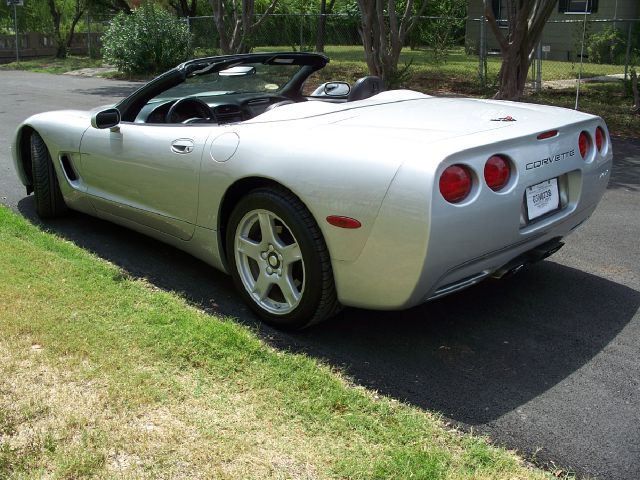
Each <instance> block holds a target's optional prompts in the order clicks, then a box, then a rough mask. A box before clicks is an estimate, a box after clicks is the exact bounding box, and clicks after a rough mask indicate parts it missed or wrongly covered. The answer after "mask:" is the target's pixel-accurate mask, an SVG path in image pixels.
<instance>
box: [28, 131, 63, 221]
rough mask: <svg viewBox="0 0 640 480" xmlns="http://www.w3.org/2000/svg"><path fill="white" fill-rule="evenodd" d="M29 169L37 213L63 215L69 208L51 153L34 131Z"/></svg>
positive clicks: (44, 215)
mask: <svg viewBox="0 0 640 480" xmlns="http://www.w3.org/2000/svg"><path fill="white" fill-rule="evenodd" d="M31 169H32V172H33V191H34V195H35V199H36V212H37V213H38V215H39V216H40V217H42V218H55V217H60V216H62V215H65V214H66V213H67V212H68V211H69V210H68V208H67V205H66V204H65V203H64V199H63V198H62V193H61V192H60V185H59V184H58V177H56V172H55V170H54V168H53V162H52V161H51V155H49V150H48V149H47V145H46V144H45V143H44V140H42V137H41V136H40V135H39V134H38V133H36V132H33V133H32V134H31Z"/></svg>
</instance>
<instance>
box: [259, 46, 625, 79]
mask: <svg viewBox="0 0 640 480" xmlns="http://www.w3.org/2000/svg"><path fill="white" fill-rule="evenodd" d="M278 49H280V50H281V49H282V47H259V48H256V49H255V50H256V51H264V52H271V51H277V50H278ZM325 50H326V51H325V53H326V55H327V56H328V57H329V58H330V59H331V63H330V65H331V64H335V63H337V64H340V65H343V66H353V67H355V66H363V67H365V69H366V65H364V63H363V62H364V53H363V50H362V47H361V46H332V45H329V46H327V47H326V49H325ZM408 63H410V64H411V72H412V73H413V74H437V75H438V76H443V77H454V78H459V79H466V80H467V81H469V80H471V81H475V80H476V79H477V78H478V57H477V56H475V55H467V54H466V53H465V51H464V48H462V47H458V48H454V49H451V50H449V51H448V53H447V56H446V60H445V61H444V62H437V61H436V60H435V57H434V55H433V53H432V52H431V51H429V50H411V49H409V48H405V49H403V50H402V53H401V55H400V62H399V65H400V66H403V65H405V64H408ZM500 64H501V58H500V56H497V55H495V56H489V57H488V59H487V75H488V77H489V78H494V77H496V76H497V75H498V72H499V71H500ZM582 68H583V70H582V77H583V78H588V77H595V76H601V75H610V74H614V73H624V66H621V65H600V64H595V63H585V64H584V65H583V66H582ZM578 70H579V65H578V64H576V63H572V62H558V61H551V60H549V61H547V60H543V63H542V80H543V81H544V80H564V79H572V78H577V77H578Z"/></svg>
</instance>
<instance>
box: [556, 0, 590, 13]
mask: <svg viewBox="0 0 640 480" xmlns="http://www.w3.org/2000/svg"><path fill="white" fill-rule="evenodd" d="M597 11H598V0H560V1H559V2H558V12H560V13H596V12H597Z"/></svg>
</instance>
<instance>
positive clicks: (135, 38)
mask: <svg viewBox="0 0 640 480" xmlns="http://www.w3.org/2000/svg"><path fill="white" fill-rule="evenodd" d="M102 41H103V45H104V46H103V47H102V54H103V56H104V59H105V61H106V62H108V63H111V64H113V65H114V66H115V67H117V68H118V70H119V71H120V72H123V73H128V74H132V73H133V74H146V73H158V72H162V71H165V70H168V69H170V68H172V67H175V66H176V65H177V64H179V63H181V62H184V61H185V60H187V59H188V58H189V57H190V56H191V53H192V46H191V34H190V33H189V28H188V26H187V25H186V24H185V23H183V22H182V21H180V20H179V19H177V18H176V17H174V16H173V15H171V14H170V13H168V12H167V11H165V10H163V9H162V8H161V7H159V6H157V5H155V4H152V3H150V2H146V3H144V4H143V5H142V6H141V7H140V8H138V9H136V10H134V12H133V13H132V14H131V15H126V14H124V13H120V14H118V15H117V16H116V17H115V18H114V19H113V21H112V22H111V25H110V26H109V28H108V29H107V31H106V32H105V34H104V36H103V37H102Z"/></svg>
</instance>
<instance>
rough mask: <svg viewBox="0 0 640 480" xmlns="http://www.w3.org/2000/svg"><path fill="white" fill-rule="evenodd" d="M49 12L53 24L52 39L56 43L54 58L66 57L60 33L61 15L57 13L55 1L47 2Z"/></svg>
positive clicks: (49, 0)
mask: <svg viewBox="0 0 640 480" xmlns="http://www.w3.org/2000/svg"><path fill="white" fill-rule="evenodd" d="M47 4H48V5H49V12H50V13H51V21H52V22H53V37H54V39H55V42H56V58H66V57H67V46H66V45H65V41H64V39H63V38H62V33H61V32H60V20H61V17H62V15H61V13H60V12H59V11H58V7H57V6H56V2H55V0H48V1H47Z"/></svg>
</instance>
